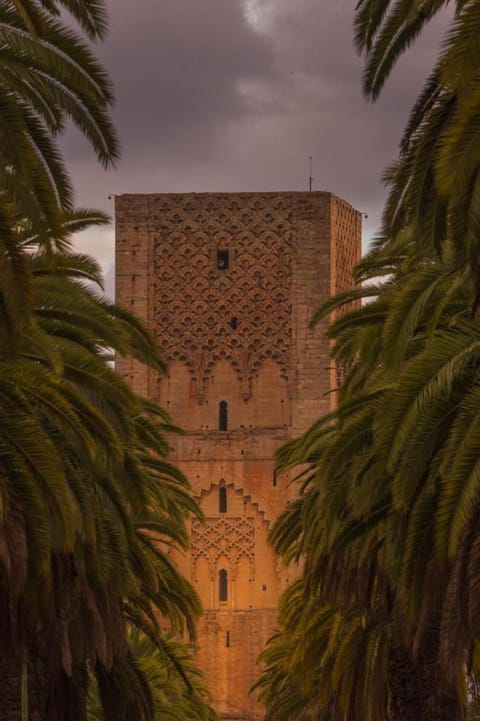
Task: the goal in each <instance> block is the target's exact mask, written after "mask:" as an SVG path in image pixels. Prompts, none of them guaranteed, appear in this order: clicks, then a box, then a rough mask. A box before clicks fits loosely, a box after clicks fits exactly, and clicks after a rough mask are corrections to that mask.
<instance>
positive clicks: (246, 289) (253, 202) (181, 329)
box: [153, 194, 293, 401]
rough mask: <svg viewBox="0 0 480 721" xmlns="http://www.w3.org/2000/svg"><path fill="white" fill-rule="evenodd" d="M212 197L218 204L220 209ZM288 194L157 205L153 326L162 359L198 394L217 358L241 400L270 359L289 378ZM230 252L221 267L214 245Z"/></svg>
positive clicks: (195, 199)
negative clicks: (227, 366) (229, 369)
mask: <svg viewBox="0 0 480 721" xmlns="http://www.w3.org/2000/svg"><path fill="white" fill-rule="evenodd" d="M219 202H220V204H221V205H222V207H219ZM290 212H291V208H290V204H289V202H288V196H287V197H279V198H278V199H277V200H276V201H275V204H274V207H272V201H271V198H269V197H265V198H264V197H263V196H262V195H261V194H255V195H247V196H246V197H245V198H243V199H242V201H241V202H240V201H239V197H238V196H234V197H232V196H228V195H225V196H224V198H222V197H220V200H219V197H218V196H216V198H215V200H213V199H210V198H209V196H208V195H207V196H205V195H202V196H195V195H193V196H168V197H167V198H163V199H162V200H161V203H159V207H157V208H156V209H154V214H153V221H154V224H155V225H154V227H155V228H157V230H154V231H153V232H154V243H153V247H154V278H155V285H154V292H153V298H154V309H153V311H154V322H155V331H156V336H157V338H158V341H159V345H160V348H161V349H162V354H163V357H164V358H165V360H166V361H167V362H168V361H172V360H180V361H182V362H183V363H185V365H186V366H187V368H188V369H189V371H190V373H191V376H192V379H193V380H194V382H195V383H196V391H195V392H196V394H197V399H198V400H199V401H201V400H202V394H203V392H204V389H205V386H206V383H207V382H208V379H209V378H210V376H211V374H212V371H213V368H214V367H215V364H216V363H217V362H218V361H220V360H222V359H225V360H227V361H229V362H230V363H231V364H232V366H233V368H234V369H235V371H236V373H237V376H238V378H239V381H240V383H241V393H242V396H243V398H244V400H248V398H249V397H250V392H251V381H252V379H253V377H254V376H255V374H256V373H257V371H258V369H259V368H260V366H261V365H262V363H263V362H264V361H265V360H266V359H267V358H272V359H273V360H275V361H276V362H277V363H278V365H279V367H280V369H281V373H282V376H283V378H285V379H288V374H289V349H290V345H291V334H292V328H291V285H292V283H291V268H292V237H293V230H292V223H291V220H290ZM218 250H227V251H228V253H229V262H228V269H227V270H219V269H218V268H217V251H218Z"/></svg>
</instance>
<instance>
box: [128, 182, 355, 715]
mask: <svg viewBox="0 0 480 721" xmlns="http://www.w3.org/2000/svg"><path fill="white" fill-rule="evenodd" d="M115 211H116V236H117V242H116V292H117V302H118V303H120V304H121V305H123V306H125V307H127V308H129V309H131V310H132V311H134V312H135V313H136V314H137V315H138V316H139V317H140V318H142V319H143V320H144V321H146V323H147V325H148V326H149V328H150V329H151V330H152V331H153V333H154V334H155V335H156V337H157V339H158V343H159V345H160V349H161V352H162V354H163V357H164V359H165V360H166V361H167V362H168V376H166V377H163V378H158V376H157V375H156V374H154V373H152V372H149V371H148V370H147V369H146V368H145V367H143V366H141V365H140V364H138V363H135V362H132V361H123V360H119V361H118V362H117V368H118V371H119V373H121V374H122V375H123V376H125V377H126V378H128V379H129V382H130V383H131V385H132V386H133V387H134V388H135V390H137V391H138V392H140V393H142V394H145V395H147V396H149V397H151V398H154V399H155V400H158V401H159V402H160V403H161V404H162V405H163V406H165V407H166V408H167V409H168V410H169V411H170V414H171V416H172V420H173V422H174V423H175V424H177V425H179V426H181V427H182V428H183V429H184V431H185V434H184V435H183V436H178V437H173V438H172V445H173V446H174V453H173V457H172V458H173V461H174V462H175V463H177V465H179V466H180V467H181V468H182V470H183V471H184V472H185V473H186V475H187V476H188V478H189V480H190V482H191V484H192V486H193V489H194V493H195V495H196V497H197V498H198V500H199V502H200V505H201V507H202V509H203V512H204V514H205V517H206V523H205V524H204V525H202V524H200V523H199V522H198V521H196V520H194V521H192V523H191V532H192V547H191V550H190V551H189V553H188V554H187V556H186V557H184V558H182V559H181V564H182V567H183V571H184V573H185V574H186V575H187V577H188V578H190V580H191V581H192V583H193V584H194V586H195V588H196V589H197V591H198V593H199V595H200V597H201V600H202V603H203V607H204V614H203V617H202V619H201V622H200V625H199V646H200V652H199V655H200V666H201V668H202V669H203V670H204V671H205V672H206V674H207V678H208V681H209V684H210V688H211V691H212V694H213V698H214V703H215V706H216V709H217V711H218V712H219V714H220V716H221V718H223V719H238V721H243V720H245V721H246V720H247V719H248V721H253V720H254V719H260V718H261V717H262V709H261V707H260V705H259V704H258V702H257V701H256V700H255V698H254V697H253V696H251V695H249V693H248V692H249V689H250V687H251V685H252V684H253V683H254V681H255V680H256V678H257V675H258V668H257V667H256V659H257V656H258V654H259V653H260V651H261V650H262V648H263V646H264V644H265V642H266V640H267V639H268V638H269V637H270V635H271V634H272V633H273V632H274V630H275V624H276V607H277V603H278V599H279V595H280V594H281V592H282V590H283V589H284V588H285V586H286V584H287V583H288V581H289V573H290V572H289V571H288V570H287V569H285V568H283V567H282V566H281V565H280V564H279V563H278V562H277V561H276V559H275V557H274V555H273V553H272V550H271V549H270V548H269V546H268V544H267V535H268V531H269V528H270V526H271V523H272V521H273V520H274V519H275V517H276V516H277V515H278V514H279V512H280V511H281V510H282V509H283V508H284V507H285V505H286V504H287V503H288V502H289V500H290V496H291V495H292V494H294V493H295V490H294V489H293V490H292V487H291V486H290V485H288V483H287V480H288V479H286V478H284V477H278V476H277V474H276V473H275V464H274V460H273V456H274V453H275V451H276V449H277V448H279V446H281V445H282V444H283V443H285V442H286V441H287V440H289V439H291V438H293V437H296V436H297V435H299V434H300V433H301V432H302V431H304V430H305V429H306V428H308V427H309V425H310V424H311V423H312V422H313V421H314V420H315V419H316V418H318V416H319V415H321V414H322V413H324V412H326V411H328V410H329V409H330V408H331V405H332V403H333V402H334V394H332V393H331V392H330V391H331V390H332V388H334V387H335V386H336V385H337V377H336V372H335V369H334V368H333V367H332V362H331V360H330V357H329V341H328V340H327V339H326V338H325V334H324V331H325V325H324V324H323V325H322V324H321V325H319V326H318V327H317V328H315V330H312V329H310V328H309V326H308V323H309V320H310V318H311V316H312V314H313V312H314V310H315V309H316V308H317V307H318V306H319V305H320V304H321V303H322V302H323V301H324V300H325V299H327V298H328V297H329V296H330V295H331V294H332V293H335V292H336V291H339V290H342V289H345V288H347V287H351V283H352V281H351V271H352V267H353V265H354V264H355V263H356V262H357V261H358V259H359V257H360V236H361V216H360V214H359V213H358V212H357V211H355V210H354V209H353V208H352V207H351V206H350V205H349V204H348V203H346V202H344V201H343V200H340V199H339V198H337V197H335V196H333V195H332V194H330V193H323V192H312V193H303V192H300V193H299V192H292V193H290V192H289V193H198V194H197V193H188V194H159V195H121V196H117V197H116V201H115Z"/></svg>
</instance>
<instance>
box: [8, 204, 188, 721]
mask: <svg viewBox="0 0 480 721" xmlns="http://www.w3.org/2000/svg"><path fill="white" fill-rule="evenodd" d="M89 219H90V220H91V219H94V220H95V221H96V222H101V220H102V217H101V215H98V214H95V215H93V216H92V214H91V213H88V212H83V213H80V214H78V216H75V215H73V214H71V215H70V216H69V217H68V223H69V226H70V227H82V226H84V225H85V224H86V223H87V222H88V220H89ZM17 232H20V230H17ZM18 244H19V246H20V247H22V249H23V251H24V252H26V251H25V249H26V248H27V247H28V248H30V249H31V250H32V249H33V250H35V249H36V252H33V254H31V255H29V256H27V255H26V258H28V261H29V265H28V266H27V268H28V272H29V273H30V274H31V276H32V278H33V289H34V296H33V308H34V313H33V317H32V320H31V322H30V325H29V327H28V332H24V334H23V335H22V336H21V337H20V339H19V343H18V351H17V355H16V357H15V359H14V360H8V359H6V360H5V361H4V362H3V363H2V372H1V373H0V408H1V414H2V418H3V419H5V422H4V423H2V426H1V428H0V499H1V507H2V518H3V522H2V525H1V527H0V534H1V535H0V538H1V544H0V545H1V552H0V626H1V628H2V634H1V640H0V665H1V670H2V678H3V680H4V687H5V688H4V693H2V695H1V697H0V719H4V718H9V719H15V718H20V707H21V706H22V704H23V707H25V703H26V694H25V693H24V694H23V702H22V694H21V688H22V685H23V688H24V689H26V688H28V704H29V707H30V717H31V718H38V719H43V718H48V719H52V721H53V720H54V719H57V718H58V719H77V718H82V719H83V718H84V717H85V713H86V684H87V677H88V674H87V671H88V669H89V668H90V669H91V671H92V673H94V674H95V675H96V677H97V679H98V680H99V683H100V685H101V689H102V694H101V695H102V699H103V701H104V702H105V704H107V702H108V700H109V699H110V705H111V707H112V708H113V707H115V708H117V709H118V707H119V703H120V701H121V700H122V692H123V691H124V692H125V694H126V696H128V689H129V686H128V683H127V681H128V678H130V677H131V664H129V662H128V646H127V641H126V628H127V625H136V626H138V627H139V628H141V629H142V631H143V632H144V633H145V634H147V635H148V636H149V637H150V639H151V641H152V643H155V644H157V646H158V648H159V649H160V650H162V652H164V648H165V642H164V639H163V637H162V634H161V631H160V626H159V619H160V618H164V619H166V620H167V622H168V624H169V625H170V626H171V628H172V631H179V632H181V631H183V629H184V627H185V626H186V627H187V629H188V630H189V632H190V634H191V635H192V636H193V634H194V619H195V617H196V616H197V615H198V613H199V611H200V607H199V602H198V599H197V596H196V594H195V592H194V591H193V589H192V587H191V586H190V585H189V584H188V583H187V582H186V580H185V579H184V578H183V577H182V576H181V575H180V574H179V573H178V571H177V569H176V568H175V566H174V565H173V563H172V561H171V558H170V551H171V549H172V548H175V547H176V548H185V547H186V545H187V544H188V536H187V533H186V528H185V520H186V518H187V516H189V515H190V514H191V513H194V514H195V513H197V514H198V513H199V511H198V508H197V506H196V504H195V503H194V501H193V499H192V498H191V496H190V493H189V489H188V484H187V482H186V479H185V478H184V476H183V475H182V474H181V473H180V472H179V471H178V470H177V469H175V468H174V467H173V466H171V465H170V464H169V463H168V462H167V461H166V460H165V455H166V453H167V451H168V443H167V442H166V438H165V431H166V430H172V428H171V426H170V425H169V421H168V418H167V416H166V414H165V412H164V411H163V410H162V409H161V408H159V407H158V406H157V405H156V404H154V403H153V402H150V401H146V400H144V399H142V398H140V397H138V396H136V395H135V394H134V393H133V392H132V391H131V390H130V389H129V388H128V386H127V385H126V383H125V382H124V381H123V380H122V379H121V378H120V377H119V376H117V375H116V374H115V371H114V369H113V367H112V365H111V363H110V361H111V359H112V352H116V353H119V354H133V355H134V356H135V357H136V358H137V359H138V360H141V361H142V362H146V363H149V364H150V365H151V366H152V367H153V368H155V369H156V370H158V371H162V370H163V363H162V361H161V360H160V358H159V355H158V351H157V349H156V347H155V344H154V342H153V340H152V339H151V338H150V336H149V335H148V334H147V333H146V331H145V330H144V328H143V327H142V326H141V324H140V323H139V322H138V321H136V320H135V318H134V317H133V316H131V314H129V313H128V312H127V311H125V310H123V309H120V308H117V307H116V306H115V305H114V304H112V303H111V302H109V301H107V300H105V299H104V298H103V297H101V295H99V294H98V293H97V292H96V291H95V290H94V288H93V286H92V283H93V282H98V280H99V270H98V267H97V265H96V263H95V262H94V261H92V260H91V259H89V258H85V257H83V256H78V255H74V254H71V253H67V252H66V251H65V250H64V251H63V252H58V251H56V250H55V248H53V249H52V248H48V249H47V250H39V248H45V246H46V243H45V239H40V238H38V237H37V236H34V235H32V234H31V232H30V231H29V229H27V228H24V229H23V239H22V240H20V239H19V240H18ZM178 673H179V674H180V675H181V673H182V668H181V665H179V667H178ZM144 687H145V688H146V689H147V692H146V695H144V696H143V697H141V696H139V695H138V694H137V696H138V702H139V704H138V709H137V718H138V719H144V718H145V719H146V718H150V716H149V713H150V711H151V708H150V705H149V702H148V698H149V697H148V688H147V687H146V685H145V684H144ZM137 690H138V689H137ZM113 699H115V705H114V704H113ZM142 699H143V700H142ZM127 707H128V704H127V703H126V704H125V705H124V712H125V713H127V710H128V708H127ZM109 714H110V715H109ZM111 717H112V712H111V710H110V711H109V709H108V708H106V709H105V718H106V719H109V718H111ZM115 718H116V721H119V719H121V718H122V716H121V715H116V717H115Z"/></svg>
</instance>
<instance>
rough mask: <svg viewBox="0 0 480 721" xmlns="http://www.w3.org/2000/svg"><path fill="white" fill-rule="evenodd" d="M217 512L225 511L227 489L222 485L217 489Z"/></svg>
mask: <svg viewBox="0 0 480 721" xmlns="http://www.w3.org/2000/svg"><path fill="white" fill-rule="evenodd" d="M218 512H219V513H226V512H227V489H226V488H224V487H223V486H222V487H221V488H219V489H218Z"/></svg>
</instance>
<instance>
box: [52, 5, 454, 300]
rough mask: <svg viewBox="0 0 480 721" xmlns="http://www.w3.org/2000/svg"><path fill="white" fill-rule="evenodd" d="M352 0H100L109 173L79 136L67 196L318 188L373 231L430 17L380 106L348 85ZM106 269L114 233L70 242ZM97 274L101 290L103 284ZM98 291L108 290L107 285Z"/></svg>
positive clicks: (97, 198)
mask: <svg viewBox="0 0 480 721" xmlns="http://www.w3.org/2000/svg"><path fill="white" fill-rule="evenodd" d="M354 5H355V3H354V2H353V1H352V0H295V2H292V0H135V2H131V0H110V34H109V37H108V40H107V42H106V43H105V44H104V45H103V46H101V47H100V48H98V53H99V55H100V57H101V59H102V61H103V63H104V64H105V65H106V67H107V68H108V70H109V72H110V74H111V77H112V80H113V83H114V86H115V94H116V97H117V102H116V106H115V110H114V118H115V123H116V126H117V129H118V132H119V135H120V138H121V143H122V160H121V162H120V164H119V166H118V168H117V169H116V170H114V171H110V172H108V173H105V172H104V171H102V170H101V168H100V167H99V166H98V164H97V163H96V162H95V159H94V157H93V154H92V153H91V151H90V149H89V148H88V146H87V145H86V143H85V141H83V140H82V139H81V138H80V137H79V136H78V134H76V133H75V132H69V133H68V134H67V137H66V139H65V144H64V147H65V151H66V156H67V160H68V163H69V166H70V168H71V171H72V173H73V177H74V182H75V186H76V189H77V202H78V204H79V205H88V206H92V207H100V208H102V209H106V210H109V211H111V210H112V203H111V200H109V199H108V196H109V195H114V194H120V193H126V192H129V193H132V192H186V191H198V192H200V191H209V190H218V191H221V190H225V191H234V190H303V189H306V188H307V187H308V158H309V156H310V155H311V156H312V157H313V175H314V184H313V187H314V189H318V190H330V191H332V192H334V193H337V194H338V195H340V196H342V197H343V198H345V199H346V200H348V201H349V202H351V203H352V204H353V205H354V206H355V207H357V208H358V209H359V210H361V211H363V212H364V213H367V214H368V220H366V221H365V228H364V235H365V239H366V240H367V241H368V238H369V237H370V236H371V234H372V232H374V230H375V228H376V227H377V226H378V222H379V217H380V212H381V206H382V203H383V200H384V189H383V188H382V186H381V184H380V176H381V174H382V171H383V169H384V167H385V166H386V165H387V163H388V162H390V160H392V159H393V158H394V157H395V154H396V148H397V145H398V141H399V138H400V134H401V131H402V128H403V126H404V123H405V120H406V117H407V114H408V111H409V108H410V106H411V104H412V102H413V100H414V98H415V95H416V94H417V92H418V91H419V89H420V88H421V86H422V84H423V82H424V80H425V78H426V76H427V74H428V72H429V69H430V68H431V66H432V63H433V60H434V57H435V54H436V52H437V51H438V47H439V43H440V40H441V37H442V34H443V30H444V27H445V16H440V17H439V18H438V20H437V21H435V22H434V23H433V24H432V26H431V27H430V28H429V30H428V31H427V33H425V34H424V36H423V37H422V38H421V39H420V41H419V42H417V44H416V45H415V46H414V48H413V49H412V50H410V51H409V53H408V54H407V55H406V56H405V57H404V58H402V60H401V62H400V63H399V65H398V67H397V68H396V69H395V71H394V73H393V75H392V78H391V79H390V80H389V82H388V85H387V87H386V89H385V91H384V93H383V94H382V96H381V99H380V101H379V102H377V103H375V104H373V105H372V104H370V103H368V102H367V101H366V100H365V99H364V97H363V96H362V92H361V75H362V61H361V59H359V58H358V56H357V55H356V53H355V51H354V48H353V43H352V18H353V9H354ZM77 245H78V247H80V248H81V249H82V250H83V251H87V252H92V253H94V254H95V255H96V256H97V257H98V258H99V259H100V261H101V262H102V264H103V266H104V268H105V270H106V271H107V273H108V276H109V278H108V279H109V281H110V283H111V278H112V267H111V266H112V262H113V230H112V229H108V230H104V231H101V232H98V231H97V232H95V233H87V234H84V235H83V236H82V237H81V238H80V239H79V240H78V242H77ZM110 283H109V285H110ZM109 290H110V288H109Z"/></svg>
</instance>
